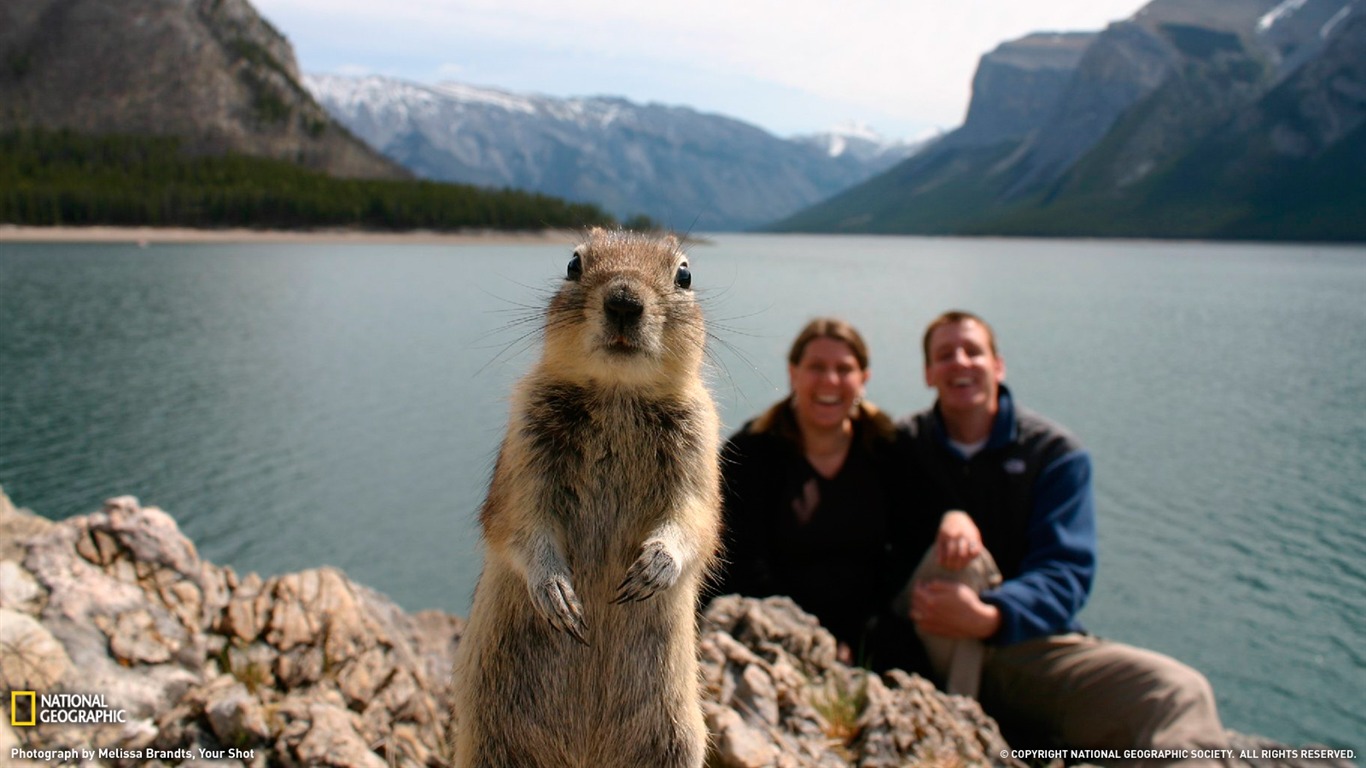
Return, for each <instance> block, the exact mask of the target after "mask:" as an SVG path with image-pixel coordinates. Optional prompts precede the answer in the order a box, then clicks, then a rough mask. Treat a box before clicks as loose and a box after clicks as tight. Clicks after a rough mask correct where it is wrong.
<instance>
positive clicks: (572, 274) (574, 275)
mask: <svg viewBox="0 0 1366 768" xmlns="http://www.w3.org/2000/svg"><path fill="white" fill-rule="evenodd" d="M565 277H566V278H568V279H570V280H578V279H579V278H580V277H583V259H582V258H581V257H580V256H579V255H578V254H577V253H576V254H574V256H573V258H571V259H570V260H569V270H568V272H567V273H566V275H565Z"/></svg>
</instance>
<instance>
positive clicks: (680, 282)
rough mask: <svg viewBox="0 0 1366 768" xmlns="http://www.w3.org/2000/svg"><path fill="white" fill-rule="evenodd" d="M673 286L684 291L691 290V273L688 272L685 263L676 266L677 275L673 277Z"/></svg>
mask: <svg viewBox="0 0 1366 768" xmlns="http://www.w3.org/2000/svg"><path fill="white" fill-rule="evenodd" d="M674 285H676V286H678V287H679V288H684V289H688V288H692V272H691V271H689V270H688V263H687V262H683V263H682V264H679V265H678V274H676V275H674Z"/></svg>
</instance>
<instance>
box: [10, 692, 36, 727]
mask: <svg viewBox="0 0 1366 768" xmlns="http://www.w3.org/2000/svg"><path fill="white" fill-rule="evenodd" d="M24 699H28V719H27V720H20V719H19V702H21V701H23V700H24ZM9 724H10V725H12V726H15V727H19V726H22V725H37V724H38V692H37V691H10V692H9Z"/></svg>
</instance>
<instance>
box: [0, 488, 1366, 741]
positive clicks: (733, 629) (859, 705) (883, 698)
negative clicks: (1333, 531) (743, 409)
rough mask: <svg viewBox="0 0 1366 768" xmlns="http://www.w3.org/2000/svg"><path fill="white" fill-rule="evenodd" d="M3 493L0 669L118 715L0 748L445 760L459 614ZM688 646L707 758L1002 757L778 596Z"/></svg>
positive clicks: (904, 679)
mask: <svg viewBox="0 0 1366 768" xmlns="http://www.w3.org/2000/svg"><path fill="white" fill-rule="evenodd" d="M5 504H7V500H5V499H4V497H3V495H0V531H5V532H12V531H20V530H22V531H23V535H22V536H19V537H17V538H14V539H9V538H6V540H5V541H6V548H5V552H6V553H8V554H7V555H6V557H5V559H3V560H0V566H2V568H0V574H5V578H6V579H7V584H9V585H10V586H7V587H6V588H5V589H4V590H0V593H3V594H6V595H11V596H21V595H22V596H27V597H23V599H22V600H19V602H20V603H22V604H23V605H27V606H30V607H32V609H33V611H34V612H33V613H28V612H25V611H23V610H15V609H13V608H8V607H5V608H0V646H3V649H4V653H3V654H0V677H2V678H3V680H0V684H3V685H5V686H9V687H11V688H13V687H20V686H19V685H17V684H22V685H23V686H28V687H27V688H21V689H28V690H43V689H49V690H52V691H65V692H72V693H78V692H80V693H100V694H103V695H104V696H105V698H106V701H107V703H108V704H109V706H110V707H111V708H115V709H122V710H126V712H127V715H128V717H127V722H125V723H120V724H107V725H100V726H77V725H61V726H50V725H49V726H44V725H41V724H40V725H39V726H37V727H34V728H31V729H30V728H24V729H22V730H23V731H25V732H24V733H23V734H18V733H15V729H12V728H9V726H8V725H6V724H0V747H4V748H5V751H6V753H8V749H9V748H10V747H8V746H6V745H19V744H42V745H44V747H45V748H49V749H56V748H82V747H84V748H87V749H89V748H91V747H92V746H96V745H98V746H100V747H116V748H120V749H125V750H137V749H144V748H155V749H158V750H180V749H189V750H191V751H192V753H193V754H194V755H195V759H194V761H193V762H194V764H195V765H219V766H231V767H232V768H247V767H248V766H249V767H250V768H266V766H290V767H292V766H336V767H337V768H385V767H386V766H406V767H410V768H425V767H427V766H430V767H431V768H439V767H440V766H444V765H448V759H449V752H448V750H447V747H446V745H447V744H448V742H449V739H448V734H447V732H446V731H447V728H448V727H449V725H448V723H449V720H450V718H449V717H448V716H447V713H448V712H449V711H450V696H449V683H450V675H451V659H452V656H453V651H454V649H455V647H456V645H457V644H458V643H459V636H460V633H461V630H462V628H463V624H462V622H461V621H460V620H459V619H457V618H455V617H452V616H447V615H444V614H440V613H438V612H432V611H428V612H423V613H420V614H416V615H409V614H406V613H404V612H403V611H402V610H401V609H400V608H399V607H398V606H397V605H395V604H394V603H393V602H392V601H390V600H388V599H387V598H385V597H384V596H383V595H380V594H379V593H376V592H374V591H373V590H370V589H367V588H365V587H363V586H360V585H358V584H355V583H353V582H351V581H350V580H348V579H347V578H346V577H345V575H344V574H342V573H341V572H339V571H337V570H335V569H330V568H323V569H318V570H311V571H305V572H302V573H296V574H287V575H284V576H276V577H271V578H269V579H262V578H260V577H259V576H256V575H255V574H248V575H247V576H245V577H243V578H238V577H237V575H236V574H234V573H233V572H232V571H231V570H230V569H223V568H218V567H216V566H213V565H212V564H209V563H205V562H203V561H201V560H200V559H199V558H198V556H197V555H196V554H195V551H194V547H193V545H191V544H190V542H189V541H188V540H186V539H185V538H184V537H183V536H182V535H180V533H179V531H178V530H177V528H176V526H175V524H174V521H173V520H172V519H171V518H170V516H168V515H166V514H165V513H164V512H161V511H160V510H156V509H146V508H142V507H140V506H139V505H138V504H137V502H136V501H135V500H133V499H130V498H122V499H116V500H113V501H111V502H109V504H107V505H106V506H105V508H104V510H102V511H101V512H99V513H96V514H93V515H89V516H86V517H77V518H72V519H69V520H65V521H63V522H61V523H56V524H50V523H44V524H32V523H30V522H27V521H24V517H25V514H26V513H20V512H17V511H12V510H6V509H5V508H4V505H5ZM25 578H28V579H30V580H31V581H32V582H33V585H35V586H36V589H37V591H38V593H40V599H39V600H38V604H41V608H39V607H38V604H35V603H34V602H33V600H32V599H31V597H32V593H33V589H32V588H31V587H30V586H23V587H15V586H13V585H14V584H16V583H18V582H22V581H23V580H24V579H25ZM41 596H45V597H41ZM699 648H700V657H701V678H702V685H703V688H704V693H705V703H704V712H705V715H706V721H707V724H708V727H709V730H710V731H711V736H712V744H713V745H714V754H713V755H712V757H711V762H710V763H709V764H710V765H715V766H735V767H738V768H849V767H850V766H860V767H861V768H877V767H881V766H889V767H890V766H903V765H945V766H947V765H991V764H997V765H999V764H1002V763H1001V761H1000V760H999V759H997V757H996V756H997V755H998V754H999V751H1000V750H1001V749H1004V748H1006V747H1005V743H1004V742H1003V741H1002V740H1001V738H1000V734H999V732H998V730H997V728H996V725H995V723H994V722H992V721H991V719H990V718H988V717H987V716H986V715H985V714H984V713H983V712H982V710H981V709H980V708H979V707H978V706H977V704H976V703H975V702H974V701H972V700H970V699H964V698H960V697H950V696H945V695H943V694H941V693H939V692H938V691H937V690H935V688H934V686H932V685H931V684H930V683H929V682H928V681H926V680H924V679H922V678H919V677H915V676H912V675H907V674H904V673H901V672H895V671H894V672H892V673H890V674H888V675H886V676H885V677H878V676H876V675H873V674H870V673H868V672H866V671H863V670H858V669H851V668H849V667H846V666H844V665H842V664H839V663H838V662H837V661H836V660H835V641H834V638H833V637H832V636H831V635H830V633H829V632H827V631H826V630H825V629H823V628H822V627H821V626H820V625H819V623H818V622H817V621H816V620H815V619H814V618H813V617H811V616H810V615H808V614H806V613H804V612H802V611H801V610H800V609H799V608H797V606H796V605H795V604H794V603H793V602H792V601H791V600H788V599H786V598H769V599H766V600H754V599H750V598H740V597H736V596H728V597H722V598H718V599H717V600H715V601H714V602H713V603H712V604H711V606H710V607H709V608H708V609H707V611H706V613H705V616H704V620H703V623H702V633H701V642H700V645H699ZM16 649H17V650H16ZM1238 738H1241V739H1243V741H1241V742H1239V743H1245V744H1248V745H1251V746H1252V747H1253V748H1276V747H1278V746H1279V745H1274V744H1271V743H1269V742H1265V741H1262V740H1257V739H1255V737H1238ZM232 750H242V751H238V752H233V751H232ZM86 764H87V765H88V766H91V767H92V768H93V767H94V766H115V765H117V766H133V765H139V766H140V765H144V764H147V765H154V766H155V765H159V764H160V763H158V762H157V761H151V762H147V761H142V760H133V759H107V760H103V759H102V760H94V761H87V763H86ZM1343 764H1344V765H1345V764H1346V763H1343ZM1259 765H1265V766H1276V765H1294V766H1298V765H1300V764H1299V763H1294V762H1291V761H1280V762H1277V761H1260V762H1259ZM1317 765H1319V766H1322V765H1324V763H1323V762H1320V763H1318V764H1317Z"/></svg>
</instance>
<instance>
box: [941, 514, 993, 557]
mask: <svg viewBox="0 0 1366 768" xmlns="http://www.w3.org/2000/svg"><path fill="white" fill-rule="evenodd" d="M934 552H935V559H936V560H937V561H938V562H939V565H941V566H943V567H944V568H947V569H949V570H950V571H958V570H962V569H963V567H964V566H966V565H967V564H968V563H970V562H972V559H973V558H974V557H977V556H978V555H980V554H981V553H982V532H981V531H980V530H978V529H977V524H976V523H974V522H972V518H971V517H969V516H968V513H966V512H960V511H958V510H952V511H949V512H945V513H944V517H943V518H942V519H941V520H940V521H939V533H938V534H937V535H936V536H935V539H934Z"/></svg>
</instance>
